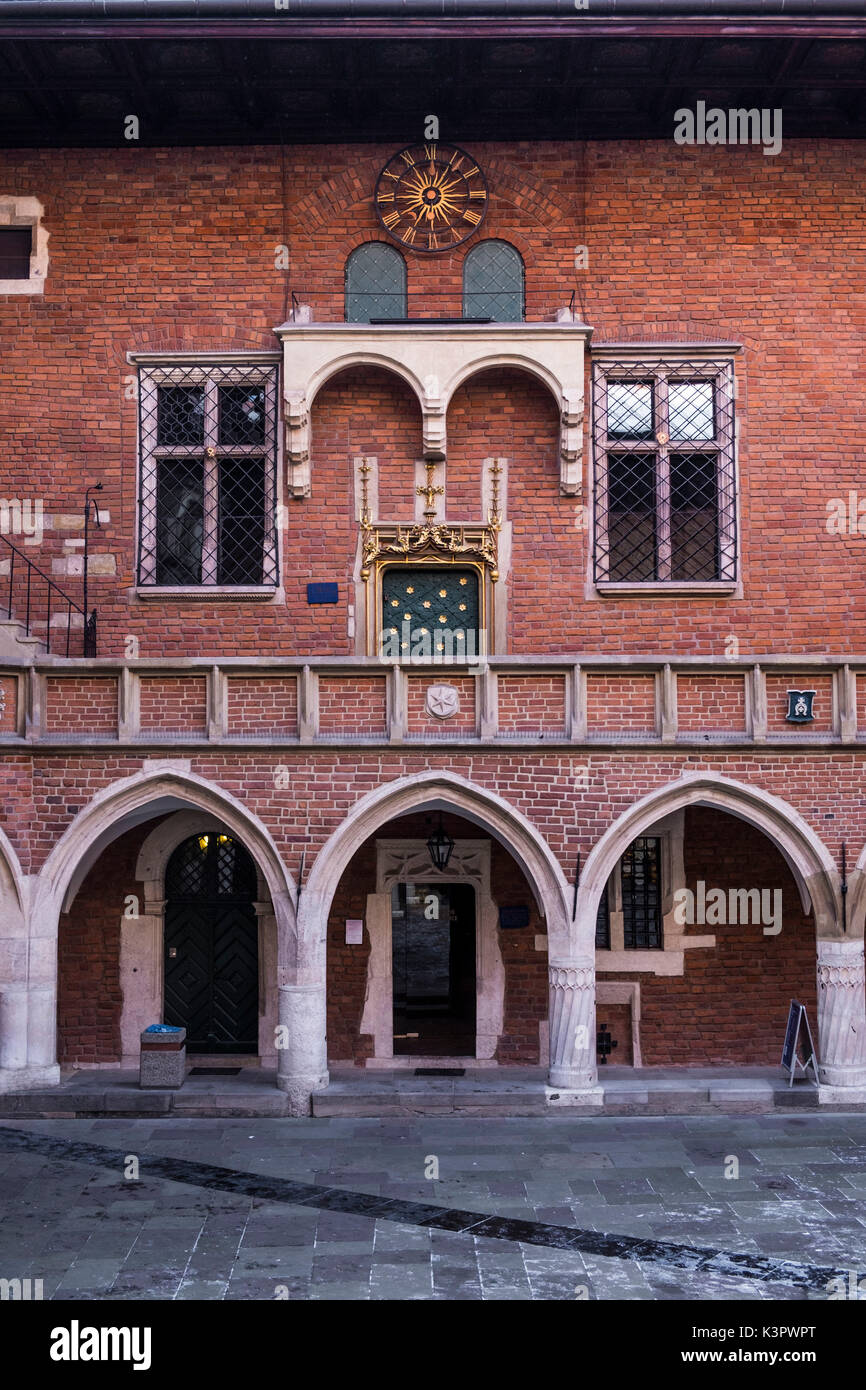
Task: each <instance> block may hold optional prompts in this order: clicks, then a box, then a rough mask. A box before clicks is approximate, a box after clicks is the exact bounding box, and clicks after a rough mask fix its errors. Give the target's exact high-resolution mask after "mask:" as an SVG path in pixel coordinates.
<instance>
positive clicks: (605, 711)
mask: <svg viewBox="0 0 866 1390" xmlns="http://www.w3.org/2000/svg"><path fill="white" fill-rule="evenodd" d="M655 699H656V697H655V676H613V675H611V676H606V675H605V676H596V675H588V676H587V678H586V723H587V731H588V732H589V733H600V732H602V731H603V730H605V729H614V730H616V731H619V730H621V729H622V730H629V731H630V732H631V733H636V734H637V733H653V732H654V730H655V726H656V718H655V709H656V705H655Z"/></svg>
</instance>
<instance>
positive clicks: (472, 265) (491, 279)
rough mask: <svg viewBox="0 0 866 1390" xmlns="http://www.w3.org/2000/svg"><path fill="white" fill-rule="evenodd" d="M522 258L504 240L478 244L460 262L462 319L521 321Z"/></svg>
mask: <svg viewBox="0 0 866 1390" xmlns="http://www.w3.org/2000/svg"><path fill="white" fill-rule="evenodd" d="M523 278H524V277H523V257H522V256H521V254H520V252H519V251H517V250H515V248H514V247H513V246H509V244H508V242H507V241H482V242H480V243H479V245H478V246H473V248H472V250H471V251H470V252H469V254H468V255H467V257H466V259H465V261H464V262H463V317H464V318H465V319H473V318H485V319H493V320H494V322H496V323H519V322H520V321H521V320H522V319H523Z"/></svg>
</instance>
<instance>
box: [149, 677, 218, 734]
mask: <svg viewBox="0 0 866 1390" xmlns="http://www.w3.org/2000/svg"><path fill="white" fill-rule="evenodd" d="M206 726H207V682H206V681H205V678H204V676H153V677H145V678H144V679H143V680H142V682H141V728H142V730H143V731H144V730H154V731H158V732H161V733H201V732H202V731H203V730H204V729H205V728H206Z"/></svg>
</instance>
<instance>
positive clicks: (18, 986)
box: [0, 983, 27, 1090]
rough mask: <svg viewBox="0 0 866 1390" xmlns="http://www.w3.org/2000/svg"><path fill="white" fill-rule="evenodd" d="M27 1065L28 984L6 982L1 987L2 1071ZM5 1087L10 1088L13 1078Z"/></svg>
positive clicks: (0, 1049) (0, 1034)
mask: <svg viewBox="0 0 866 1390" xmlns="http://www.w3.org/2000/svg"><path fill="white" fill-rule="evenodd" d="M26 1066H27V986H26V984H22V983H15V984H5V985H3V987H2V989H0V1072H7V1071H8V1072H12V1071H15V1070H18V1069H19V1068H21V1067H26ZM7 1082H8V1084H7V1086H6V1087H4V1085H3V1082H2V1080H0V1090H3V1089H9V1088H10V1087H11V1085H12V1078H7Z"/></svg>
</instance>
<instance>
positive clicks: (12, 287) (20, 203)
mask: <svg viewBox="0 0 866 1390" xmlns="http://www.w3.org/2000/svg"><path fill="white" fill-rule="evenodd" d="M44 211H45V210H44V208H43V206H42V204H41V203H40V202H39V200H38V198H29V197H26V198H16V197H10V196H6V195H4V194H0V228H4V227H30V228H31V231H32V236H33V243H32V246H31V248H30V275H29V277H28V278H27V279H26V280H23V279H22V280H0V295H8V294H42V293H43V291H44V289H45V280H46V278H47V275H48V237H49V235H50V233H49V232H48V231H46V229H45V228H44V227H43V225H42V216H43V213H44Z"/></svg>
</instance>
